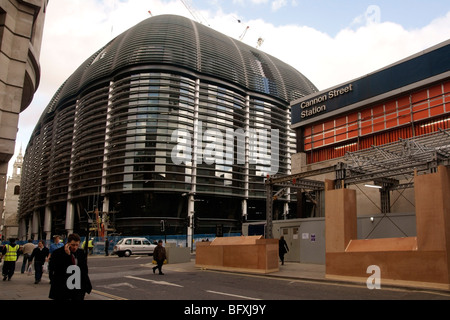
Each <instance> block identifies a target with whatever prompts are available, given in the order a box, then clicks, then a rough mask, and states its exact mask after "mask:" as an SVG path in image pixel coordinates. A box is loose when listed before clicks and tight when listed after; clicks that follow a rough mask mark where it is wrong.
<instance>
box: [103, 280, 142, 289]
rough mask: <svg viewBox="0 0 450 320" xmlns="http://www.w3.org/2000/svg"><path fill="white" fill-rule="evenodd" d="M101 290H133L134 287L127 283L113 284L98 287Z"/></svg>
mask: <svg viewBox="0 0 450 320" xmlns="http://www.w3.org/2000/svg"><path fill="white" fill-rule="evenodd" d="M98 287H101V288H106V289H115V288H117V287H129V288H131V289H135V288H136V287H135V286H133V285H132V284H130V283H128V282H119V283H113V284H107V285H103V286H98Z"/></svg>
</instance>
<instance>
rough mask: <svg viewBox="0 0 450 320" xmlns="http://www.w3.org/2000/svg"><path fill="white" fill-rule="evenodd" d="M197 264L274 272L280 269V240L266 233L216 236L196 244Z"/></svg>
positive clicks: (238, 269)
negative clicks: (264, 236) (269, 236)
mask: <svg viewBox="0 0 450 320" xmlns="http://www.w3.org/2000/svg"><path fill="white" fill-rule="evenodd" d="M196 247H197V249H196V257H195V266H196V267H200V268H206V269H214V270H227V271H233V270H234V271H246V272H251V273H270V272H276V271H278V270H279V267H278V239H263V238H262V236H242V237H223V238H216V239H214V240H213V241H212V242H197V243H196Z"/></svg>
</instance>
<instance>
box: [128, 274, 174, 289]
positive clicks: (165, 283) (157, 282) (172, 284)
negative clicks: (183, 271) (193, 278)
mask: <svg viewBox="0 0 450 320" xmlns="http://www.w3.org/2000/svg"><path fill="white" fill-rule="evenodd" d="M125 278H128V279H135V280H141V281H147V282H151V283H154V284H160V285H163V286H172V287H179V288H183V286H181V285H179V284H175V283H170V282H167V281H155V280H150V279H145V278H139V277H134V276H125Z"/></svg>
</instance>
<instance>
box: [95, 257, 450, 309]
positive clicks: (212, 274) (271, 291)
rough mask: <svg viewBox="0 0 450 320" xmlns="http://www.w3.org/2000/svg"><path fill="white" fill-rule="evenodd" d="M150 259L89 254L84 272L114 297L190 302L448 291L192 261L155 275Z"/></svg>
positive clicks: (399, 296)
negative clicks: (285, 275) (283, 275)
mask: <svg viewBox="0 0 450 320" xmlns="http://www.w3.org/2000/svg"><path fill="white" fill-rule="evenodd" d="M151 262H152V258H151V257H148V256H137V257H135V256H132V257H129V258H118V257H117V256H110V257H104V258H93V259H90V260H89V273H90V278H91V281H92V284H93V287H94V290H95V292H96V293H100V294H102V295H104V296H107V297H110V298H111V299H115V300H121V299H124V300H161V301H162V300H164V301H167V300H186V301H192V303H193V304H192V306H194V305H195V303H198V302H205V301H222V300H224V301H243V302H244V301H246V302H252V303H261V300H262V301H264V300H266V301H268V300H280V301H281V300H450V293H449V294H446V293H444V292H433V291H424V290H412V289H402V288H384V289H381V290H369V289H367V287H366V286H364V285H349V284H336V283H323V282H322V283H318V282H315V281H305V280H292V279H275V278H268V277H265V276H263V275H244V274H238V273H228V272H217V271H211V270H200V269H198V268H195V267H194V266H193V264H172V265H165V266H164V267H163V272H164V273H165V275H158V271H156V274H154V273H153V272H152V267H153V265H152V263H151ZM258 301H260V302H258ZM189 306H191V305H189ZM255 310H256V309H255ZM189 311H195V310H194V309H192V310H189ZM248 311H249V310H248ZM260 311H261V310H260Z"/></svg>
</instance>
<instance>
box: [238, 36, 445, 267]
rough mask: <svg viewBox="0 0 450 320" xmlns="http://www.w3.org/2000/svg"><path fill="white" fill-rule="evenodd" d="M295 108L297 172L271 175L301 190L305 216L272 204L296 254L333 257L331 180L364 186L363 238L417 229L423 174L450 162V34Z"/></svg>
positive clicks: (249, 230)
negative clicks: (329, 248) (328, 210)
mask: <svg viewBox="0 0 450 320" xmlns="http://www.w3.org/2000/svg"><path fill="white" fill-rule="evenodd" d="M291 114H292V128H293V129H294V130H295V132H296V137H297V153H296V154H295V155H293V157H292V174H291V175H289V176H285V177H281V176H278V177H277V176H275V177H273V178H272V182H271V185H273V187H274V190H273V192H277V193H279V190H280V188H285V187H289V188H290V192H291V193H292V192H293V190H297V211H296V214H297V216H296V217H291V218H298V219H291V220H288V219H280V218H279V217H277V215H276V214H275V212H273V226H271V228H272V229H273V236H274V237H275V238H277V237H279V236H281V235H283V236H285V238H286V239H287V241H288V243H289V244H290V245H291V247H292V248H293V250H291V251H290V252H289V254H288V255H287V257H286V258H287V260H288V261H289V260H291V261H301V262H311V263H325V223H324V222H325V201H324V182H325V181H326V180H331V181H334V182H335V183H339V184H340V185H338V186H337V187H338V188H344V187H345V188H351V189H355V190H356V200H357V207H356V210H357V215H358V238H359V239H371V238H383V237H384V238H386V237H410V236H415V234H416V221H415V205H414V204H415V202H414V189H413V187H414V175H415V174H423V173H429V172H434V171H436V169H437V166H438V165H444V166H448V165H450V162H449V160H450V130H449V129H450V40H449V41H445V42H443V43H440V44H438V45H435V46H433V47H431V48H429V49H426V50H424V51H422V52H419V53H417V54H414V55H412V56H410V57H407V58H405V59H403V60H401V61H398V62H396V63H393V64H391V65H389V66H386V67H384V68H382V69H380V70H376V71H374V72H372V73H370V74H367V75H364V76H362V77H360V78H357V79H353V80H349V81H347V82H344V83H342V84H338V85H336V86H333V87H331V88H328V89H325V90H321V91H319V92H315V93H313V94H311V95H308V96H305V97H302V98H299V99H297V100H295V101H293V102H292V103H291ZM277 188H278V189H277ZM267 201H268V203H269V202H273V204H275V203H276V202H277V201H275V200H273V201H272V197H271V195H270V196H268V198H267ZM264 223H266V222H264ZM267 224H269V223H268V222H267ZM262 227H263V225H261V224H260V225H257V224H252V223H248V224H245V225H244V228H243V230H244V234H255V233H261V232H262V231H263V230H264V228H262ZM266 230H267V226H266Z"/></svg>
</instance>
